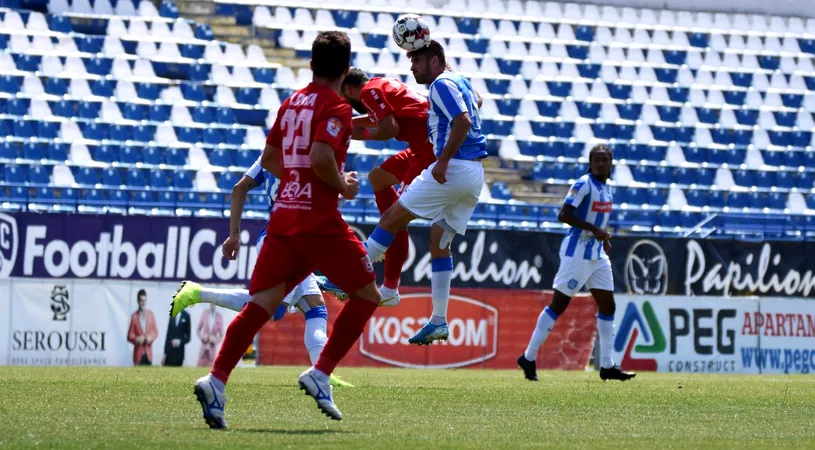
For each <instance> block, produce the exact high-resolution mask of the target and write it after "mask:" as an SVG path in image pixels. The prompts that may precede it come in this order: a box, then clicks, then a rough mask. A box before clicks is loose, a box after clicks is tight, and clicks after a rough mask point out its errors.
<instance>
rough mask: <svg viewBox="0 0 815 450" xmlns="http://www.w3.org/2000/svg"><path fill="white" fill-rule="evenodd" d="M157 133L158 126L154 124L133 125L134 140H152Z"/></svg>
mask: <svg viewBox="0 0 815 450" xmlns="http://www.w3.org/2000/svg"><path fill="white" fill-rule="evenodd" d="M155 134H156V127H155V126H153V125H143V124H142V125H137V126H135V127H133V140H134V141H137V142H150V141H152V140H153V136H154V135H155Z"/></svg>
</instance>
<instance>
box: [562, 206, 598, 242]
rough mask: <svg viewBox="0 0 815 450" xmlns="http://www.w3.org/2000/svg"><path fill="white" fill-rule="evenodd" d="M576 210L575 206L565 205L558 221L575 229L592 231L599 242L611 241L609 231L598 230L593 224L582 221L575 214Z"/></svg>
mask: <svg viewBox="0 0 815 450" xmlns="http://www.w3.org/2000/svg"><path fill="white" fill-rule="evenodd" d="M576 209H577V208H575V207H574V206H573V205H566V204H564V205H563V206H562V207H561V208H560V212H559V213H558V215H557V220H559V221H560V222H562V223H565V224H566V225H570V226H572V227H575V228H579V229H581V230H586V231H590V232H591V233H592V234H593V235H594V237H595V238H597V240H598V241H607V240H609V239H611V235H610V234H609V233H608V231H606V230H603V229H601V228H598V227H597V226H595V225H594V224H592V223H589V222H586V221H585V220H582V219H580V218H579V217H577V214H575V210H576Z"/></svg>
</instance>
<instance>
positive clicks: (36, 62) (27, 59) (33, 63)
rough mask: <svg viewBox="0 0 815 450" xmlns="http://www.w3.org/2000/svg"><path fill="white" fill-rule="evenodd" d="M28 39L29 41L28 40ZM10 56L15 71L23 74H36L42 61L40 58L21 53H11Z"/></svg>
mask: <svg viewBox="0 0 815 450" xmlns="http://www.w3.org/2000/svg"><path fill="white" fill-rule="evenodd" d="M28 39H29V40H30V38H28ZM11 56H12V57H14V63H15V64H16V66H17V69H18V70H22V71H24V72H36V71H37V69H38V68H39V67H40V61H41V60H42V57H41V56H37V55H30V54H23V53H12V54H11Z"/></svg>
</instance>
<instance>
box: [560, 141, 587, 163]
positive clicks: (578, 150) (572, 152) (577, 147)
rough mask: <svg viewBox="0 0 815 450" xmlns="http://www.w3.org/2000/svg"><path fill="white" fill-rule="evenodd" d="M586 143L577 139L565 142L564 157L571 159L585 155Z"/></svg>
mask: <svg viewBox="0 0 815 450" xmlns="http://www.w3.org/2000/svg"><path fill="white" fill-rule="evenodd" d="M584 148H585V143H583V142H577V141H569V142H565V143H563V157H564V158H571V159H579V158H580V157H582V156H583V149H584Z"/></svg>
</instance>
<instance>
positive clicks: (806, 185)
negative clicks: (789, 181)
mask: <svg viewBox="0 0 815 450" xmlns="http://www.w3.org/2000/svg"><path fill="white" fill-rule="evenodd" d="M814 181H815V173H813V172H798V174H797V175H796V177H795V186H796V187H797V188H799V189H812V187H813V182H814Z"/></svg>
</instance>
